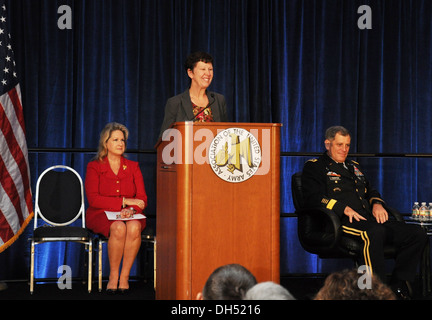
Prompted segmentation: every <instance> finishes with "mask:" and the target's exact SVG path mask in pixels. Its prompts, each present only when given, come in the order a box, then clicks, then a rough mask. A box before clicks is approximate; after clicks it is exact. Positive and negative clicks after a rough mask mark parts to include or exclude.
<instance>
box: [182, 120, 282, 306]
mask: <svg viewBox="0 0 432 320" xmlns="http://www.w3.org/2000/svg"><path fill="white" fill-rule="evenodd" d="M236 126H238V124H236ZM259 126H260V128H262V125H259ZM209 127H211V126H208V125H207V126H206V128H209ZM215 127H216V128H217V129H221V126H220V124H219V125H217V126H215ZM226 127H227V128H229V127H233V125H232V124H231V125H228V126H226ZM222 128H223V127H222ZM242 128H244V129H246V130H248V131H249V130H250V129H251V128H253V127H244V126H242ZM194 129H195V130H199V126H196V125H195V126H194ZM277 129H279V128H277ZM275 131H276V130H275ZM214 134H215V135H216V134H217V132H216V130H215V131H214ZM273 134H274V133H273ZM257 138H258V140H259V142H260V144H261V145H262V141H260V137H257ZM210 142H211V141H210ZM210 142H208V143H209V144H210ZM202 143H203V142H202V141H199V142H195V144H194V150H195V148H196V147H197V146H198V145H197V144H202ZM272 149H276V152H275V153H276V154H277V156H276V154H272V156H271V157H270V159H271V160H272V161H273V163H272V164H271V168H270V170H269V172H268V173H267V174H266V175H257V174H255V175H254V176H252V177H251V178H250V179H248V180H246V181H244V182H240V183H231V182H227V181H224V180H222V179H221V178H219V177H218V176H217V175H216V174H215V173H214V172H213V170H212V169H211V167H210V165H208V164H202V165H194V166H193V174H192V181H193V183H192V219H191V234H190V236H191V279H192V281H191V286H192V289H191V292H192V294H191V298H192V299H193V298H195V296H196V294H197V293H198V292H200V291H201V290H202V288H203V286H204V283H205V281H206V280H207V278H208V276H209V275H210V274H211V273H212V272H213V271H214V270H215V269H216V268H217V267H219V266H222V265H225V264H228V263H239V264H241V265H243V266H245V267H246V268H248V269H249V270H250V271H251V272H252V273H253V274H254V275H255V276H256V278H257V280H258V281H259V282H261V281H274V282H277V283H278V282H279V281H280V277H279V276H280V275H279V216H280V211H279V146H277V147H276V146H275V147H274V148H272ZM275 183H276V184H277V187H273V185H274V184H275Z"/></svg>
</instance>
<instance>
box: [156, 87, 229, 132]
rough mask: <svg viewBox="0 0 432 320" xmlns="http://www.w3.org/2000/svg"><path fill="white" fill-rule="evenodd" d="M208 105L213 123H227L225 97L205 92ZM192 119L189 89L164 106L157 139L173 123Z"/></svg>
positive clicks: (169, 100)
mask: <svg viewBox="0 0 432 320" xmlns="http://www.w3.org/2000/svg"><path fill="white" fill-rule="evenodd" d="M206 93H207V97H208V99H209V105H210V108H211V110H212V114H213V119H214V121H215V122H227V121H228V116H227V110H226V102H225V97H224V96H223V95H221V94H219V93H216V92H211V91H207V92H206ZM193 118H194V115H193V111H192V101H191V99H190V96H189V89H187V90H186V91H185V92H183V93H182V94H179V95H176V96H174V97H171V98H169V99H168V101H167V103H166V106H165V116H164V120H163V122H162V126H161V130H160V134H159V137H162V134H163V132H164V131H165V130H166V129H168V128H169V127H170V126H171V124H173V123H174V122H181V121H192V120H193Z"/></svg>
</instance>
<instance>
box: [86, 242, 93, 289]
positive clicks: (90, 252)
mask: <svg viewBox="0 0 432 320" xmlns="http://www.w3.org/2000/svg"><path fill="white" fill-rule="evenodd" d="M88 251H89V252H88V254H89V257H88V260H89V262H88V264H89V265H88V281H87V286H88V288H87V289H88V292H89V293H90V292H91V290H92V281H93V279H92V270H93V241H92V240H90V241H89V248H88Z"/></svg>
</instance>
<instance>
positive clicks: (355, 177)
mask: <svg viewBox="0 0 432 320" xmlns="http://www.w3.org/2000/svg"><path fill="white" fill-rule="evenodd" d="M302 187H303V192H304V200H305V205H306V207H320V206H321V207H325V208H327V209H330V210H333V212H335V213H336V214H337V215H338V216H339V217H340V218H347V216H345V215H344V210H345V207H346V206H349V207H351V208H352V209H353V210H355V211H357V212H358V213H359V214H361V215H362V216H364V217H365V218H368V217H371V215H372V211H371V207H372V205H373V204H374V203H375V202H380V203H384V201H383V200H382V198H381V195H380V193H379V192H378V191H377V190H375V189H373V188H372V186H371V185H370V183H369V181H368V180H367V179H366V177H365V176H364V175H363V173H362V170H361V169H360V166H359V164H358V163H357V162H355V161H353V160H346V161H345V163H344V164H343V163H337V162H335V161H334V160H332V159H331V158H330V157H329V156H328V155H327V152H325V153H324V154H323V155H322V156H321V157H319V158H318V159H313V160H309V161H308V162H306V164H305V165H304V168H303V173H302Z"/></svg>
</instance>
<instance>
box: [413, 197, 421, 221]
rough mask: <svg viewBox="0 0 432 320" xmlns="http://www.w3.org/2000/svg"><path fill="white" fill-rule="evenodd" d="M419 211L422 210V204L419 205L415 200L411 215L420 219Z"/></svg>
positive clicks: (415, 218)
mask: <svg viewBox="0 0 432 320" xmlns="http://www.w3.org/2000/svg"><path fill="white" fill-rule="evenodd" d="M419 211H420V206H419V203H418V202H417V201H416V202H414V205H413V207H412V215H411V217H412V218H413V219H414V220H418V219H419V215H420V212H419Z"/></svg>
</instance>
